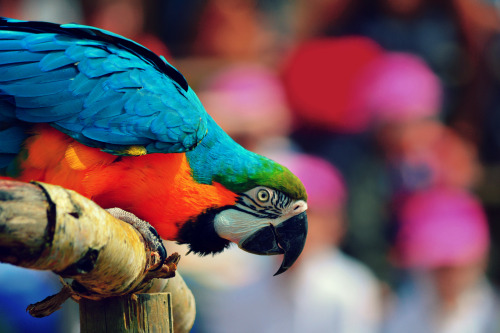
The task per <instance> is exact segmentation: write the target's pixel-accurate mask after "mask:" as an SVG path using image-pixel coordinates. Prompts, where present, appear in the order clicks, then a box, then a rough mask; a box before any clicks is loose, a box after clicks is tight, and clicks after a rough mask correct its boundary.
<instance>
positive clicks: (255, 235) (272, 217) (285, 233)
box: [214, 186, 307, 275]
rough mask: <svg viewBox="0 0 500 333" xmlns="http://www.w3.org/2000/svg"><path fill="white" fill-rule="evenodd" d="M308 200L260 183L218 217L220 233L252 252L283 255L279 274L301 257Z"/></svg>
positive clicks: (216, 228)
mask: <svg viewBox="0 0 500 333" xmlns="http://www.w3.org/2000/svg"><path fill="white" fill-rule="evenodd" d="M306 209H307V203H306V202H305V201H304V200H292V199H291V198H290V197H288V196H287V195H286V194H284V193H282V192H280V191H278V190H274V189H271V188H268V187H264V186H259V187H256V188H253V189H251V190H249V191H247V192H245V193H242V195H241V196H239V198H238V202H237V203H236V204H235V205H234V206H232V207H229V208H226V209H223V210H222V211H220V212H219V213H218V214H217V215H215V218H214V227H215V231H216V232H217V234H218V235H219V236H220V237H222V238H224V239H228V240H230V241H232V242H234V243H236V244H238V246H239V247H240V248H241V249H242V250H245V251H247V252H250V253H254V254H260V255H274V254H283V262H282V264H281V266H280V268H279V270H278V271H277V272H276V274H275V275H277V274H280V273H283V272H285V271H286V270H287V269H288V268H289V267H291V266H292V264H293V263H294V262H295V261H296V260H297V258H298V257H299V255H300V253H301V252H302V249H303V248H304V244H305V240H306V235H307V216H306V213H305V211H306Z"/></svg>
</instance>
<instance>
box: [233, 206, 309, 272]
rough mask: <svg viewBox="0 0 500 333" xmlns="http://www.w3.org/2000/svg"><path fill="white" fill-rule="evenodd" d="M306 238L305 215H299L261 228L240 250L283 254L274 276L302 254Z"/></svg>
mask: <svg viewBox="0 0 500 333" xmlns="http://www.w3.org/2000/svg"><path fill="white" fill-rule="evenodd" d="M306 236H307V215H306V213H305V212H302V213H300V214H299V215H296V216H294V217H291V218H289V219H288V220H286V221H284V222H282V223H280V224H278V225H277V226H276V227H275V226H273V225H272V224H270V225H269V226H267V227H264V228H261V229H259V230H258V231H256V232H255V233H253V234H252V235H250V236H249V237H248V238H246V239H245V240H244V241H243V242H242V243H241V244H240V248H241V249H242V250H245V251H247V252H250V253H254V254H259V255H273V254H284V256H283V262H282V263H281V266H280V268H279V269H278V271H277V272H276V273H275V274H274V276H276V275H278V274H281V273H283V272H285V271H286V270H287V269H288V268H290V267H291V266H292V265H293V263H294V262H295V261H296V260H297V258H298V257H299V255H300V254H301V253H302V249H303V248H304V245H305V243H306Z"/></svg>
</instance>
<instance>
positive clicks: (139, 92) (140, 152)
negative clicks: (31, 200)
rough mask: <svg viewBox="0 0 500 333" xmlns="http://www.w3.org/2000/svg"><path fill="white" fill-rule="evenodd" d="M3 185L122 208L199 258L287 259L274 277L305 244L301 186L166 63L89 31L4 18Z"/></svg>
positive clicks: (0, 41)
mask: <svg viewBox="0 0 500 333" xmlns="http://www.w3.org/2000/svg"><path fill="white" fill-rule="evenodd" d="M235 116H237V115H235ZM2 175H3V176H6V177H11V178H15V179H19V180H23V181H31V180H38V181H43V182H47V183H51V184H56V185H60V186H63V187H65V188H68V189H72V190H75V191H77V192H79V193H80V194H82V195H84V196H86V197H88V198H91V199H92V200H94V201H95V202H96V203H97V204H99V205H100V206H101V207H103V208H112V207H119V208H121V209H123V210H125V211H128V212H130V213H132V214H134V215H135V216H137V217H138V218H139V219H142V220H145V221H147V222H149V223H150V224H151V226H153V227H154V228H155V229H156V231H157V233H158V234H159V235H160V237H161V238H163V239H165V240H174V241H177V242H178V243H181V244H188V246H189V249H190V251H192V252H194V253H197V254H200V255H207V254H214V253H218V252H220V251H222V250H224V249H225V248H227V247H228V245H229V244H230V243H231V242H232V243H236V244H237V245H238V246H239V247H240V248H241V249H243V250H245V251H248V252H251V253H255V254H261V255H274V254H283V261H282V263H281V266H280V268H279V269H278V271H277V272H276V274H280V273H282V272H284V271H286V270H287V269H288V268H289V267H290V266H291V265H292V264H293V263H294V262H295V261H296V259H297V258H298V257H299V255H300V253H301V252H302V249H303V247H304V243H305V238H306V234H307V216H306V212H305V211H306V209H307V194H306V190H305V188H304V186H303V184H302V183H301V181H300V180H299V179H298V178H297V177H296V176H295V175H293V174H292V173H291V172H290V171H289V170H288V169H286V168H285V167H283V166H281V165H280V164H278V163H276V162H274V161H272V160H270V159H267V158H265V157H263V156H260V155H258V154H255V153H253V152H250V151H248V150H246V149H244V148H243V147H241V146H240V145H239V144H237V143H236V142H235V141H233V140H232V139H231V138H230V137H229V136H228V135H227V134H226V133H225V132H224V131H223V130H222V129H221V128H220V127H219V126H218V125H217V124H216V123H215V121H214V120H213V119H212V118H211V117H210V116H209V115H208V114H207V113H206V111H205V110H204V108H203V106H202V104H201V102H200V101H199V99H198V98H197V96H196V94H195V93H194V91H193V90H192V89H191V87H190V86H189V85H188V83H187V82H186V79H185V78H184V76H183V75H182V74H181V73H180V72H178V71H177V69H175V68H174V67H173V66H172V65H171V64H169V63H168V62H167V61H166V60H165V58H164V57H161V56H157V55H155V54H154V53H153V52H151V51H150V50H148V49H147V48H145V47H143V46H141V45H140V44H137V43H135V42H134V41H132V40H129V39H126V38H124V37H122V36H119V35H116V34H114V33H111V32H108V31H105V30H102V29H98V28H95V27H90V26H84V25H79V24H55V23H49V22H35V21H20V20H14V19H8V18H0V176H2ZM276 274H275V275H276Z"/></svg>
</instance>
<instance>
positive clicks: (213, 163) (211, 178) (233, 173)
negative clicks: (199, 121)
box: [186, 116, 307, 200]
mask: <svg viewBox="0 0 500 333" xmlns="http://www.w3.org/2000/svg"><path fill="white" fill-rule="evenodd" d="M207 121H208V129H209V130H208V133H207V135H206V137H205V138H204V139H203V140H202V142H201V143H200V144H199V145H198V146H197V147H196V148H195V149H194V150H193V151H191V152H188V153H186V156H187V158H188V162H189V164H190V166H191V169H192V173H193V177H194V179H195V180H196V181H198V182H199V183H202V184H211V183H212V182H218V183H220V184H222V185H224V186H225V187H226V188H227V189H229V190H231V191H233V192H235V193H242V192H245V191H248V190H250V189H252V188H254V187H256V186H267V187H270V188H273V189H276V190H279V191H281V192H284V193H286V194H288V195H289V196H290V197H292V198H293V199H303V200H305V199H306V197H307V196H306V193H305V189H304V186H303V185H302V183H301V182H300V180H299V179H298V178H297V177H296V176H295V175H294V174H292V173H291V172H290V171H289V170H288V169H287V168H285V167H283V166H281V165H280V164H278V163H276V162H274V161H272V160H270V159H268V158H265V157H263V156H260V155H258V154H255V153H253V152H250V151H248V150H246V149H245V148H243V147H241V146H240V145H239V144H238V143H236V142H235V141H234V140H233V139H231V138H230V137H229V136H228V135H227V134H226V133H225V132H224V131H223V130H222V129H221V128H220V127H219V126H218V125H217V124H216V123H215V121H214V120H213V119H212V118H211V117H210V116H209V117H208V119H207Z"/></svg>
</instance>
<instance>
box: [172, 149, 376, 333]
mask: <svg viewBox="0 0 500 333" xmlns="http://www.w3.org/2000/svg"><path fill="white" fill-rule="evenodd" d="M268 156H269V157H271V158H274V159H276V160H278V161H280V162H281V163H283V164H284V165H286V166H288V167H289V168H290V169H291V170H293V171H294V172H297V173H298V174H299V176H300V177H302V178H301V179H302V180H303V181H304V182H305V184H306V185H305V186H306V188H307V190H308V195H309V198H308V205H309V209H308V216H309V218H308V219H309V233H308V238H307V241H306V245H305V248H304V251H303V252H302V255H301V257H300V258H299V260H298V261H297V265H296V266H294V268H292V269H291V270H290V271H289V272H287V273H286V274H283V275H280V276H276V277H273V278H269V276H268V273H270V270H272V269H274V268H275V267H274V266H275V264H276V262H275V261H271V260H270V259H271V258H255V259H256V260H259V261H260V264H258V263H256V262H255V261H254V262H252V261H250V262H249V265H248V267H249V271H250V274H248V275H247V276H244V278H243V279H242V280H241V281H240V283H239V284H234V283H233V284H232V285H231V286H230V287H228V285H225V287H221V286H222V284H218V288H213V289H210V292H207V291H206V290H205V291H204V290H203V289H202V290H201V291H200V290H199V289H197V288H196V287H195V288H193V287H192V285H190V287H191V288H193V292H194V295H195V297H196V300H197V303H198V312H197V315H198V318H197V321H198V322H197V323H196V324H195V332H239V333H240V332H241V333H244V332H263V333H265V332H336V333H337V332H339V333H341V332H346V333H347V332H349V333H358V332H359V333H363V332H378V328H379V323H380V322H379V321H380V315H381V291H380V288H379V284H378V281H377V280H376V279H375V277H374V276H373V274H372V273H371V272H370V271H369V270H368V269H367V268H366V267H365V266H364V265H362V264H361V263H359V262H358V261H356V260H354V259H352V258H350V257H348V256H347V255H345V254H343V253H342V252H341V251H339V250H338V248H337V245H338V243H339V241H340V239H341V238H342V235H343V233H344V228H345V227H346V225H345V221H344V204H345V200H346V188H345V184H344V181H343V179H342V176H341V175H340V173H339V172H338V171H337V170H336V169H335V168H334V167H333V166H332V165H331V164H330V163H328V162H326V161H325V160H322V159H320V158H318V157H314V156H310V155H305V154H298V153H293V154H291V153H283V152H281V153H276V152H275V153H270V152H269V154H268ZM223 255H224V254H223ZM219 257H220V256H219ZM219 263H220V262H219ZM184 264H185V263H183V265H184ZM228 265H229V266H230V265H231V261H230V262H229V263H228ZM183 267H184V268H185V269H186V267H185V265H184V266H183ZM213 267H214V268H215V269H212V271H214V270H215V271H217V270H218V269H219V267H220V266H218V265H217V266H213ZM180 269H181V270H182V267H180ZM224 272H227V269H226V270H222V271H221V272H220V275H221V276H223V277H225V279H226V280H227V279H228V275H227V274H226V273H224ZM182 273H183V276H184V277H188V278H189V274H187V273H186V271H182ZM233 277H234V276H233ZM249 277H252V278H250V279H249ZM210 280H211V281H213V279H211V278H210V277H207V276H205V275H204V274H202V275H201V276H199V278H197V281H198V282H199V283H200V281H205V282H201V283H205V284H206V283H210V282H208V281H210ZM219 280H220V278H219ZM233 281H234V280H233ZM243 281H244V282H243ZM197 285H198V286H199V284H197Z"/></svg>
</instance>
